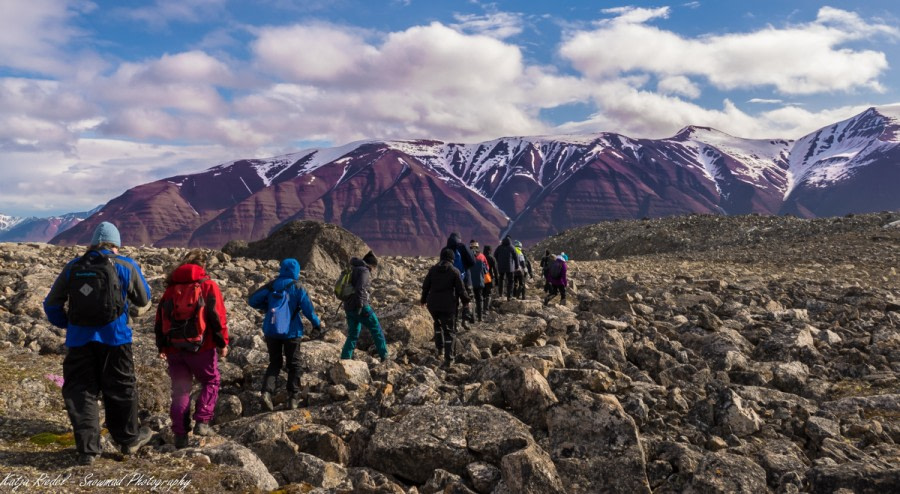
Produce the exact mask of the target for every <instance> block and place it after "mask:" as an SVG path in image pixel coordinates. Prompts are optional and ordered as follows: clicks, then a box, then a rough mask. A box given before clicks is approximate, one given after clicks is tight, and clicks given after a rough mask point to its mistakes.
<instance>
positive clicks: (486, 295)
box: [481, 282, 494, 314]
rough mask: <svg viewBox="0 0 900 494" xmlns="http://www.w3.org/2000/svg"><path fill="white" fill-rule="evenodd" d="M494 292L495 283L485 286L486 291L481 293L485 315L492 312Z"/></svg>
mask: <svg viewBox="0 0 900 494" xmlns="http://www.w3.org/2000/svg"><path fill="white" fill-rule="evenodd" d="M493 291H494V283H493V282H488V283H485V284H484V290H482V291H481V305H482V310H483V311H484V313H485V314H487V313H488V311H489V310H491V292H493Z"/></svg>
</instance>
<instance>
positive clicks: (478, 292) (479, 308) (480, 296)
mask: <svg viewBox="0 0 900 494" xmlns="http://www.w3.org/2000/svg"><path fill="white" fill-rule="evenodd" d="M472 291H473V292H474V295H473V298H474V299H475V317H477V318H478V319H477V320H478V321H481V316H482V315H483V314H484V292H485V291H489V290H488V289H487V288H485V287H483V286H473V287H472Z"/></svg>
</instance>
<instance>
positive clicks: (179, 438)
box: [175, 434, 188, 449]
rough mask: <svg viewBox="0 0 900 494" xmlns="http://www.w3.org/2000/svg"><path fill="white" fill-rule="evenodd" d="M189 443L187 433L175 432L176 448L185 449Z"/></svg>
mask: <svg viewBox="0 0 900 494" xmlns="http://www.w3.org/2000/svg"><path fill="white" fill-rule="evenodd" d="M187 445H188V437H187V434H175V449H183V448H186V447H187Z"/></svg>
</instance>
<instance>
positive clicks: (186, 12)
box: [116, 0, 227, 28]
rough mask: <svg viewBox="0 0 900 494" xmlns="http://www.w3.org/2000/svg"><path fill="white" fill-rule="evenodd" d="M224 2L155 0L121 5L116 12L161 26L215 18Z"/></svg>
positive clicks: (152, 25) (208, 0)
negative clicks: (136, 5)
mask: <svg viewBox="0 0 900 494" xmlns="http://www.w3.org/2000/svg"><path fill="white" fill-rule="evenodd" d="M226 3H227V0H155V1H154V2H153V4H152V5H148V6H146V7H139V8H133V7H121V8H118V9H117V10H116V12H117V14H118V15H119V16H121V17H124V18H127V19H131V20H134V21H139V22H144V23H146V24H148V25H149V26H151V27H153V28H162V27H165V26H166V25H168V24H169V23H170V22H191V23H196V22H200V21H204V20H207V19H210V18H215V17H216V16H217V15H218V14H220V13H221V12H222V10H223V8H224V7H225V4H226Z"/></svg>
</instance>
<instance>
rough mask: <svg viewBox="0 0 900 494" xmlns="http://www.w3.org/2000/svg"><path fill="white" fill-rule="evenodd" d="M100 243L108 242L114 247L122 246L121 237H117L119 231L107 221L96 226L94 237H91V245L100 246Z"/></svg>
mask: <svg viewBox="0 0 900 494" xmlns="http://www.w3.org/2000/svg"><path fill="white" fill-rule="evenodd" d="M101 242H109V243H111V244H113V245H115V246H116V247H121V246H122V237H120V236H119V229H118V228H116V225H113V224H112V223H110V222H108V221H104V222H102V223H100V224H99V225H97V228H96V229H95V230H94V236H93V237H91V245H100V243H101Z"/></svg>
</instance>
